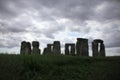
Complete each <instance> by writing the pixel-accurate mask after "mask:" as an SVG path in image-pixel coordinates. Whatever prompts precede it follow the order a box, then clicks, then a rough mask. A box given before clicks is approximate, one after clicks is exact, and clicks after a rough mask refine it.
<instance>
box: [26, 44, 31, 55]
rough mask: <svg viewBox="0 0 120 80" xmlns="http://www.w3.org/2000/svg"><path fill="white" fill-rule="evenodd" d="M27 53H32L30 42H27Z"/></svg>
mask: <svg viewBox="0 0 120 80" xmlns="http://www.w3.org/2000/svg"><path fill="white" fill-rule="evenodd" d="M25 54H31V44H30V42H26V45H25Z"/></svg>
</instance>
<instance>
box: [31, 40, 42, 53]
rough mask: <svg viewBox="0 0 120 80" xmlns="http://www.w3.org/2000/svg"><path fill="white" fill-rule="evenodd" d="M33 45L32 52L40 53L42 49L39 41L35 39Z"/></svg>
mask: <svg viewBox="0 0 120 80" xmlns="http://www.w3.org/2000/svg"><path fill="white" fill-rule="evenodd" d="M32 46H33V50H32V54H40V52H41V51H40V49H39V42H38V41H33V42H32Z"/></svg>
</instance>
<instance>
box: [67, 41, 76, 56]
mask: <svg viewBox="0 0 120 80" xmlns="http://www.w3.org/2000/svg"><path fill="white" fill-rule="evenodd" d="M65 55H72V56H74V55H75V44H74V43H66V44H65Z"/></svg>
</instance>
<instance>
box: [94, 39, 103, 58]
mask: <svg viewBox="0 0 120 80" xmlns="http://www.w3.org/2000/svg"><path fill="white" fill-rule="evenodd" d="M99 44H100V45H99ZM99 48H100V49H99ZM92 52H93V56H105V45H104V41H103V40H101V39H95V40H94V41H93V42H92Z"/></svg>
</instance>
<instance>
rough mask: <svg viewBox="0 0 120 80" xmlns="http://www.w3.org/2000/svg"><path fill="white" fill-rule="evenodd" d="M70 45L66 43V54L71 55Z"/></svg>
mask: <svg viewBox="0 0 120 80" xmlns="http://www.w3.org/2000/svg"><path fill="white" fill-rule="evenodd" d="M69 53H70V52H69V45H68V44H65V55H69Z"/></svg>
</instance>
